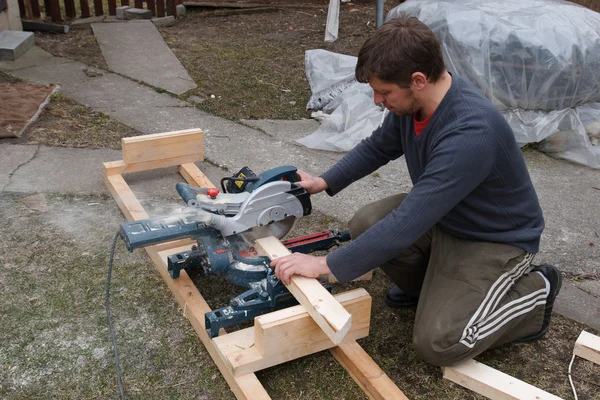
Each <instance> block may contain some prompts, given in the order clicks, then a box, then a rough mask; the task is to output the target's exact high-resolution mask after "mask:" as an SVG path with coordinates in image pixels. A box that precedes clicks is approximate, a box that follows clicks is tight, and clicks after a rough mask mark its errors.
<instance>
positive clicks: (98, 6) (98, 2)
mask: <svg viewBox="0 0 600 400" xmlns="http://www.w3.org/2000/svg"><path fill="white" fill-rule="evenodd" d="M94 13H95V14H96V17H99V16H101V15H104V9H103V8H102V0H94Z"/></svg>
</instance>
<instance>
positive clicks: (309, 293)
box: [254, 236, 352, 344]
mask: <svg viewBox="0 0 600 400" xmlns="http://www.w3.org/2000/svg"><path fill="white" fill-rule="evenodd" d="M254 247H255V249H256V250H257V251H258V253H259V254H261V255H264V256H266V257H269V258H270V259H271V260H274V259H276V258H279V257H283V256H286V255H289V254H291V253H290V251H289V250H288V249H287V248H286V247H285V246H284V245H283V244H282V243H281V242H280V241H279V240H278V239H277V238H275V237H273V236H271V237H267V238H263V239H258V240H257V241H256V243H255V246H254ZM286 286H287V288H288V290H289V291H290V293H292V294H293V295H294V297H295V298H296V300H298V303H300V304H302V305H303V306H304V308H306V311H307V312H308V313H309V314H310V316H311V317H312V318H313V319H314V320H315V322H316V323H317V325H319V326H320V327H321V329H322V330H323V331H324V332H325V334H326V335H327V336H328V337H329V338H330V339H331V341H332V342H333V343H334V344H340V343H341V342H342V340H343V339H344V336H346V333H348V331H349V330H350V326H351V325H352V316H351V315H350V314H349V313H348V311H346V310H345V309H344V307H342V305H341V304H340V303H339V302H338V301H337V300H335V299H334V298H333V296H332V295H331V293H329V292H328V291H327V290H326V289H325V288H324V287H323V286H322V285H321V284H320V283H319V281H317V280H316V279H314V278H306V277H304V276H299V275H294V276H292V279H291V282H290V284H289V285H286Z"/></svg>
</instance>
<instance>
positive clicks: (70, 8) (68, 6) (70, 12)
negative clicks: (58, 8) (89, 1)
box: [64, 0, 77, 18]
mask: <svg viewBox="0 0 600 400" xmlns="http://www.w3.org/2000/svg"><path fill="white" fill-rule="evenodd" d="M64 1H65V14H66V15H67V18H75V17H76V16H77V15H76V13H75V2H74V1H73V0H64Z"/></svg>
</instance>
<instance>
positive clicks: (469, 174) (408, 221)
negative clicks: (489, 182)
mask: <svg viewBox="0 0 600 400" xmlns="http://www.w3.org/2000/svg"><path fill="white" fill-rule="evenodd" d="M378 133H379V134H380V135H383V136H385V135H387V141H386V143H389V142H390V141H392V142H393V141H394V138H393V137H392V136H391V135H393V134H394V132H393V130H390V131H387V132H378ZM384 139H385V138H381V140H382V141H381V142H379V139H377V138H374V139H373V140H371V141H365V142H363V144H362V146H361V147H360V148H358V149H357V151H354V152H353V154H352V155H351V157H352V158H351V159H350V160H348V161H346V162H345V163H343V164H342V165H341V166H340V167H338V168H340V169H342V168H347V167H348V166H351V165H352V166H356V165H360V164H361V162H363V163H365V164H367V165H368V166H369V167H368V168H367V167H364V166H363V169H362V171H367V170H370V167H371V166H372V165H375V164H376V163H375V162H374V161H372V158H371V155H372V153H373V152H374V151H375V150H374V148H378V147H377V146H376V145H374V144H373V142H375V143H382V142H383V140H384ZM496 145H497V143H496V137H495V135H494V133H493V132H490V131H489V130H486V129H485V127H483V126H481V125H480V126H475V125H474V126H470V127H463V128H457V129H452V130H448V131H447V132H446V133H442V134H440V135H438V136H437V137H436V140H435V142H433V143H432V144H431V154H430V157H429V162H428V163H427V166H426V167H425V170H424V173H423V174H422V175H421V176H420V177H419V179H418V181H417V182H415V185H414V186H413V188H412V190H411V191H410V193H409V194H408V196H407V197H406V198H405V199H404V201H403V202H402V203H401V205H400V206H399V207H398V208H397V209H395V210H394V211H392V212H391V213H390V214H388V215H387V216H386V217H385V218H383V219H382V220H380V221H379V222H377V223H376V224H375V225H373V226H372V227H371V228H369V229H368V230H367V231H366V232H364V233H363V234H362V235H360V236H359V237H357V238H356V239H354V240H353V241H352V242H350V243H349V244H348V245H346V246H343V247H340V248H338V249H336V250H334V251H333V252H331V253H330V254H329V255H328V256H327V265H328V266H329V268H330V269H331V271H332V273H333V274H334V275H335V277H336V278H337V279H338V280H339V281H340V282H341V283H344V282H348V281H350V280H352V279H354V278H357V277H359V276H360V275H362V274H364V273H366V272H368V271H370V270H372V269H374V268H376V267H377V266H379V265H381V264H384V263H385V262H387V261H388V260H390V259H391V258H393V257H394V256H395V255H396V254H398V253H399V252H400V251H402V250H403V249H405V248H407V247H409V246H410V245H412V244H413V243H414V242H415V241H416V240H417V239H418V238H419V237H421V236H422V235H423V234H425V232H427V230H429V229H430V228H431V227H432V226H433V225H434V224H436V223H437V222H438V221H439V220H440V219H441V218H442V217H443V216H444V215H445V214H446V213H448V211H450V210H451V209H452V208H453V207H455V206H456V204H457V203H458V202H460V201H461V200H462V199H463V198H465V196H467V195H468V194H469V193H470V192H471V191H473V190H474V189H475V188H476V187H477V186H478V185H479V184H480V183H481V182H482V181H483V180H484V179H485V178H486V176H488V175H489V173H490V171H491V170H492V168H493V166H494V162H495V161H494V159H495V154H496ZM379 149H381V147H379ZM349 156H350V154H349ZM355 159H358V160H361V162H357V161H355ZM354 168H355V167H354ZM356 175H359V174H356ZM325 176H327V177H331V176H333V177H336V178H337V177H339V176H343V177H344V178H341V179H340V178H337V180H335V181H334V185H333V189H334V191H335V190H337V189H340V188H341V187H343V186H344V185H346V184H348V183H349V181H350V179H349V177H346V175H344V173H343V172H337V171H336V173H331V174H329V175H325ZM348 176H351V174H349V175H348ZM325 180H326V181H327V179H325ZM328 183H329V182H328Z"/></svg>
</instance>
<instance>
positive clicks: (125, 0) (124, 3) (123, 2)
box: [121, 0, 129, 6]
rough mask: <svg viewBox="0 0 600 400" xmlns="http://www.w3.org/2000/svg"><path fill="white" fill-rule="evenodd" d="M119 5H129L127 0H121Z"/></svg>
mask: <svg viewBox="0 0 600 400" xmlns="http://www.w3.org/2000/svg"><path fill="white" fill-rule="evenodd" d="M121 5H122V6H128V5H129V0H121Z"/></svg>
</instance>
